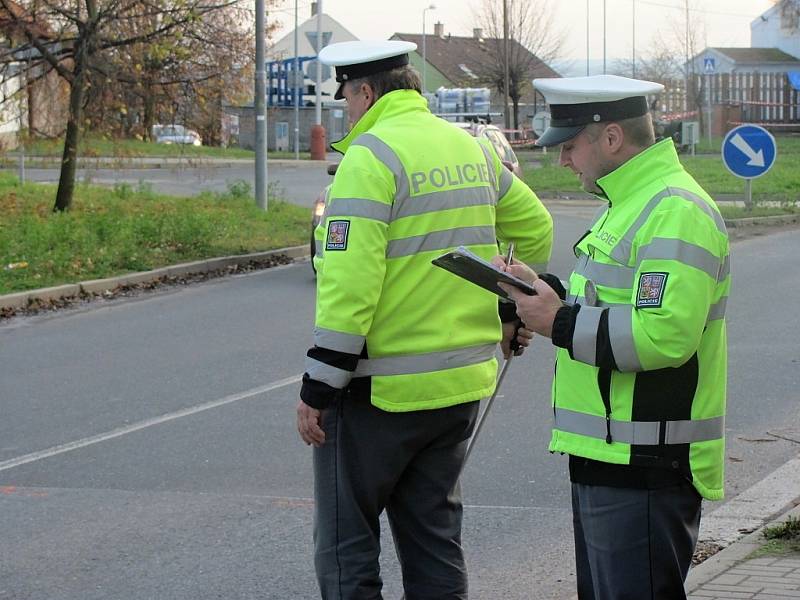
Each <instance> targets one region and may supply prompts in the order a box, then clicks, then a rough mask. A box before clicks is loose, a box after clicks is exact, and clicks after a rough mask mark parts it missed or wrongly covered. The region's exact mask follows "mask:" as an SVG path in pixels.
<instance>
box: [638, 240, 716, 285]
mask: <svg viewBox="0 0 800 600" xmlns="http://www.w3.org/2000/svg"><path fill="white" fill-rule="evenodd" d="M645 260H675V261H677V262H679V263H681V264H682V265H686V266H689V267H694V268H695V269H698V270H700V271H703V272H704V273H705V274H706V275H708V276H709V277H711V279H713V280H714V281H722V279H724V277H723V278H722V279H720V274H721V273H722V267H723V264H724V262H720V261H721V259H720V258H719V257H717V256H714V255H713V254H712V253H711V252H709V251H708V250H706V249H705V248H703V247H701V246H698V245H696V244H691V243H689V242H684V241H683V240H677V239H674V238H653V239H652V240H651V241H650V243H649V244H647V245H645V246H642V247H641V248H640V249H639V256H638V257H637V268H638V266H639V265H641V264H642V261H645Z"/></svg>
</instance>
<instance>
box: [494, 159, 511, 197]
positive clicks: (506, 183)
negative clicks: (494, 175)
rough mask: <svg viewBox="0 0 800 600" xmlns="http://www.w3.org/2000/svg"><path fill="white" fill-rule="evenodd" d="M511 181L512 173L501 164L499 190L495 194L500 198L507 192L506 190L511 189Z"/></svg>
mask: <svg viewBox="0 0 800 600" xmlns="http://www.w3.org/2000/svg"><path fill="white" fill-rule="evenodd" d="M512 183H514V175H513V173H511V171H509V170H508V169H506V168H505V166H503V171H502V172H501V173H500V191H499V192H498V194H497V195H498V196H499V197H500V198H502V197H503V196H505V195H506V194H507V193H508V190H509V189H511V184H512Z"/></svg>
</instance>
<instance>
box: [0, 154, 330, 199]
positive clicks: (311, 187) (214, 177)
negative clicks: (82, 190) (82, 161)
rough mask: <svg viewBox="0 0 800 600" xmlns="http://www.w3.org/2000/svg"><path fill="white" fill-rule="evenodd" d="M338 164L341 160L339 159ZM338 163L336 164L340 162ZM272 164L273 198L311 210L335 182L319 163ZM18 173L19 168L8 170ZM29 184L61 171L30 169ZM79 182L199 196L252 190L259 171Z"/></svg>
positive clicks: (165, 171) (205, 170)
mask: <svg viewBox="0 0 800 600" xmlns="http://www.w3.org/2000/svg"><path fill="white" fill-rule="evenodd" d="M336 161H338V159H336ZM336 161H334V162H336ZM293 163H294V161H284V160H281V161H276V162H274V163H273V162H271V161H270V162H269V167H268V169H269V171H268V182H269V185H270V192H269V194H270V197H273V196H275V197H278V198H282V199H285V200H287V201H289V202H292V203H293V204H297V205H299V206H306V207H309V208H311V206H312V204H313V202H314V199H315V198H316V197H317V195H318V194H319V192H320V190H322V188H324V187H325V186H326V185H328V184H329V183H330V182H331V179H332V178H331V176H330V175H328V174H327V172H326V171H325V168H324V167H322V166H320V165H319V163H312V162H306V161H299V162H297V163H294V164H293ZM6 170H9V171H15V169H13V168H11V169H6ZM25 176H26V179H27V180H28V181H36V182H40V183H52V184H57V183H58V177H59V171H58V169H55V168H51V169H26V170H25ZM76 177H77V180H78V181H81V182H87V183H92V184H96V185H107V186H109V187H113V186H114V185H115V184H119V183H127V184H128V185H131V186H133V187H134V188H135V187H136V186H138V185H140V184H144V185H147V186H149V187H151V188H152V189H153V190H154V191H156V192H158V193H162V194H169V195H173V196H196V195H197V194H200V193H201V192H225V191H227V190H228V188H229V187H230V186H231V185H232V184H234V183H235V182H237V181H246V182H248V183H249V184H250V186H251V188H252V187H254V186H255V172H254V166H253V165H252V164H247V163H244V164H236V165H230V164H228V163H225V162H223V163H222V165H221V166H215V165H214V164H213V163H211V162H210V161H207V162H205V163H197V166H195V163H191V162H189V163H187V164H184V165H169V166H167V165H165V166H164V167H163V168H158V169H122V168H110V169H98V168H91V169H78V172H77V176H76Z"/></svg>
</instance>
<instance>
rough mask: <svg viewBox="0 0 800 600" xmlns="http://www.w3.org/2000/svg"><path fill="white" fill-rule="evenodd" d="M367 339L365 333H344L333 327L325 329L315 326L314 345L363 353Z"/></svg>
mask: <svg viewBox="0 0 800 600" xmlns="http://www.w3.org/2000/svg"><path fill="white" fill-rule="evenodd" d="M366 339H367V338H366V337H364V336H363V335H354V334H352V333H342V332H340V331H333V330H332V329H324V328H323V327H315V328H314V345H315V346H319V347H320V348H327V349H328V350H335V351H337V352H345V353H347V354H361V350H362V349H363V348H364V341H365V340H366Z"/></svg>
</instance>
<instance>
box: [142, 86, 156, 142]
mask: <svg viewBox="0 0 800 600" xmlns="http://www.w3.org/2000/svg"><path fill="white" fill-rule="evenodd" d="M155 124H156V97H155V90H154V89H153V83H152V82H151V81H150V78H147V79H146V80H145V84H144V139H146V140H148V141H151V142H153V141H155V140H154V139H153V125H155Z"/></svg>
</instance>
